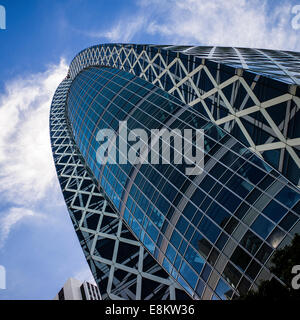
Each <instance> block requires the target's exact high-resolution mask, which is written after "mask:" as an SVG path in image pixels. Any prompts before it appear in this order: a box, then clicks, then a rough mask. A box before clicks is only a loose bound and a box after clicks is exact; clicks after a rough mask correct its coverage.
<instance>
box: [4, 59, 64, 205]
mask: <svg viewBox="0 0 300 320" xmlns="http://www.w3.org/2000/svg"><path fill="white" fill-rule="evenodd" d="M66 73H67V65H66V63H65V61H64V60H61V62H60V63H59V65H53V66H49V68H48V70H47V71H45V72H43V73H38V74H34V75H30V76H28V77H26V78H19V79H16V80H13V81H12V82H10V83H8V84H7V85H6V92H5V93H4V94H3V95H1V96H0V127H1V131H0V182H1V183H0V193H1V198H2V199H3V198H4V199H5V200H7V201H10V202H12V203H15V204H18V205H24V204H28V205H31V204H32V203H35V202H36V201H38V200H40V199H41V198H42V197H43V196H44V195H45V192H46V190H47V189H49V187H52V186H53V183H54V181H55V180H54V178H55V170H54V165H53V159H52V155H51V149H50V140H49V139H50V138H49V109H50V105H51V100H52V97H53V94H54V91H55V89H56V87H57V86H58V84H59V82H60V81H62V79H63V78H64V77H65V75H66Z"/></svg>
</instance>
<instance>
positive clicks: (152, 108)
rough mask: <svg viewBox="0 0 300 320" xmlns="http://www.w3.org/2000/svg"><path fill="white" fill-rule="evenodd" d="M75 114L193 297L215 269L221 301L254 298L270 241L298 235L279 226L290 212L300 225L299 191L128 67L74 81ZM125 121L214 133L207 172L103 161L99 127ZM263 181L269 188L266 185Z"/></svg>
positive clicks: (88, 143)
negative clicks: (228, 272)
mask: <svg viewBox="0 0 300 320" xmlns="http://www.w3.org/2000/svg"><path fill="white" fill-rule="evenodd" d="M67 111H68V118H69V120H70V123H71V127H72V131H73V134H74V138H75V141H76V144H77V146H78V148H79V149H80V151H81V153H82V155H83V157H84V158H85V160H86V162H87V165H88V166H89V168H90V169H91V170H92V172H93V174H94V177H95V178H96V180H97V181H98V183H99V187H100V188H101V189H102V190H103V191H104V193H105V194H106V196H107V197H108V198H109V199H110V201H111V202H112V203H113V204H114V207H115V208H116V210H117V211H118V212H119V213H120V215H121V217H122V218H123V219H124V220H125V221H126V223H127V225H128V227H129V228H130V230H131V231H132V233H133V234H134V235H135V236H136V237H137V238H138V239H139V240H140V241H141V242H142V243H143V244H144V246H145V247H146V248H147V250H148V251H149V252H150V253H151V254H152V255H153V256H154V258H155V259H156V260H157V261H158V262H159V263H161V264H162V265H163V267H164V268H165V269H166V271H167V272H169V274H170V275H171V276H173V277H174V279H175V280H176V281H178V282H179V283H180V284H181V285H182V286H183V287H184V288H185V289H186V290H187V292H188V293H190V295H191V296H194V297H198V298H201V297H202V294H203V290H204V288H205V286H209V284H208V283H206V282H205V281H203V279H202V278H201V276H200V275H201V273H202V270H203V269H204V268H205V267H206V266H207V267H208V268H210V269H211V270H214V271H216V273H217V277H218V278H219V280H218V284H217V286H216V288H213V287H211V288H210V289H212V290H215V296H216V297H218V298H222V297H224V294H225V293H226V297H227V298H228V297H229V296H230V297H231V296H232V295H233V294H234V293H236V294H240V293H244V292H243V286H240V285H239V284H240V282H241V280H242V279H244V282H246V281H248V284H249V286H250V284H251V282H252V281H253V280H254V279H255V278H256V276H257V275H258V273H259V272H260V271H261V269H262V268H263V263H262V262H261V261H260V260H259V259H257V258H256V257H255V254H256V253H257V251H258V250H259V249H260V248H261V247H262V246H263V245H265V246H266V249H265V250H266V251H269V252H272V251H273V250H274V249H275V248H276V247H277V246H278V245H279V243H280V242H281V241H282V240H283V239H284V238H285V237H289V235H288V231H289V229H290V228H291V227H292V226H289V227H288V228H285V229H284V228H283V227H281V226H280V225H279V224H280V222H281V221H282V219H283V217H285V216H286V215H287V214H288V213H289V214H290V215H293V216H294V217H296V218H297V219H298V215H297V212H296V211H297V205H298V203H299V200H300V193H299V191H298V190H296V189H295V188H294V187H293V186H292V185H291V184H290V183H289V182H288V180H287V179H285V178H283V177H282V176H281V175H279V174H278V172H276V171H275V170H274V169H272V168H271V167H270V166H269V165H268V164H266V163H265V162H264V161H263V160H261V159H260V158H258V157H257V155H255V154H254V153H253V152H251V151H250V150H249V149H247V148H246V147H245V146H243V145H242V144H241V143H240V142H239V141H237V140H236V139H235V138H234V137H232V136H231V135H230V134H229V133H227V132H226V131H224V130H223V129H221V128H219V127H218V126H216V125H214V124H212V123H211V122H210V121H209V119H206V118H204V117H203V116H202V115H201V113H199V112H197V110H194V109H192V108H189V107H188V108H186V106H185V105H184V104H183V103H182V102H181V101H180V100H179V99H177V98H176V97H174V96H172V95H170V94H168V93H166V92H165V91H163V90H162V89H160V88H158V87H156V86H154V85H153V84H151V83H149V82H147V81H145V80H142V79H141V78H139V77H136V76H133V75H132V74H130V73H127V72H125V71H121V70H118V69H113V68H103V67H102V68H101V67H90V68H88V69H85V70H84V71H82V72H80V73H79V74H78V75H77V77H76V78H75V79H74V80H73V82H72V85H71V88H70V91H69V96H68V100H67ZM124 120H126V121H127V125H128V130H132V129H136V128H142V129H144V130H145V131H146V132H148V136H149V137H150V136H151V133H150V129H151V128H162V127H165V128H167V129H169V130H171V129H175V128H179V129H181V130H183V129H200V128H201V129H204V133H205V137H204V148H205V163H204V172H203V173H202V174H201V175H198V176H186V175H185V170H184V169H185V164H182V165H172V164H170V165H165V164H159V165H151V164H143V165H132V164H130V163H127V164H109V163H107V164H105V165H101V164H99V163H97V157H96V153H97V149H98V147H99V145H100V144H99V142H97V141H96V136H97V132H98V130H100V129H106V128H109V129H112V130H114V132H116V133H117V132H118V126H119V121H124ZM149 145H150V141H149ZM194 147H196V146H194ZM118 152H119V150H118ZM118 152H117V153H118ZM263 181H267V183H268V185H267V186H265V187H264V188H262V187H261V183H263ZM245 208H246V209H245ZM298 213H299V212H298ZM238 228H243V234H244V236H243V237H242V238H241V239H239V238H238V237H240V236H241V235H240V233H239V234H238V235H237V236H233V233H234V231H235V230H238ZM229 245H231V246H233V247H232V248H229ZM211 256H213V257H211ZM220 259H222V260H223V261H222V264H223V266H222V267H226V265H227V264H229V263H230V264H231V266H232V268H236V269H237V270H239V273H235V274H234V277H235V282H237V286H235V287H234V286H231V285H230V284H231V283H232V279H231V277H230V276H229V277H228V278H227V280H225V279H224V278H225V277H224V276H223V274H222V273H221V272H219V270H218V269H217V267H216V261H217V260H219V261H220ZM237 274H239V279H237V277H238V276H237ZM223 277H224V278H223ZM225 289H226V290H225ZM224 290H225V291H224ZM229 292H230V293H229Z"/></svg>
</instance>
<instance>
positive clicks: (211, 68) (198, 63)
mask: <svg viewBox="0 0 300 320" xmlns="http://www.w3.org/2000/svg"><path fill="white" fill-rule="evenodd" d="M205 48H206V47H195V48H194V47H175V46H150V45H123V44H109V45H98V46H94V47H90V48H87V49H85V50H83V51H81V52H80V53H79V54H78V55H77V56H76V57H75V58H74V59H73V61H72V63H71V65H70V70H69V76H70V77H71V78H72V79H74V78H75V76H76V75H77V74H78V73H79V72H80V71H81V70H82V69H84V68H86V67H89V66H92V65H103V66H111V67H114V68H118V69H121V70H126V71H128V72H131V73H133V74H135V75H137V76H140V77H141V78H144V79H145V80H147V81H150V82H152V83H153V84H156V85H158V86H159V87H161V88H162V89H163V90H166V91H168V92H169V93H171V94H174V95H175V96H176V97H178V98H180V99H181V100H182V101H183V102H184V103H186V104H188V105H189V106H191V107H194V108H198V109H199V110H200V111H201V112H202V113H203V114H204V115H206V116H207V117H208V118H209V119H210V120H211V121H213V122H214V123H216V124H217V125H219V126H221V127H223V128H224V129H225V130H227V131H229V132H230V133H231V134H232V135H234V136H235V137H236V138H237V139H239V140H242V142H243V143H245V144H246V145H247V146H248V147H249V148H250V149H251V150H252V151H254V152H255V153H256V154H257V155H259V156H260V157H262V158H264V160H266V161H267V162H269V159H268V158H267V156H266V155H267V153H268V152H269V151H271V150H277V151H278V152H279V160H278V162H277V163H276V164H274V163H271V164H272V166H273V167H275V168H276V169H278V170H279V171H280V172H281V173H283V174H284V175H285V176H286V177H287V178H288V179H290V180H291V181H292V182H293V183H294V184H295V185H298V186H299V179H300V170H299V169H300V158H299V156H300V137H299V135H298V134H297V131H296V129H293V128H294V127H296V125H297V119H299V115H300V112H299V110H300V94H299V92H300V89H299V84H300V76H299V72H297V70H299V67H300V54H299V53H291V52H284V51H272V50H257V49H237V48H230V49H232V50H231V51H230V53H228V52H227V51H224V52H223V53H220V48H216V47H212V48H211V50H209V51H207V52H206V51H205V50H207V49H205ZM218 49H219V51H218ZM223 49H224V48H223ZM224 50H225V49H224ZM217 52H219V55H218V54H217ZM250 53H251V54H252V55H253V56H254V60H253V61H251V66H249V65H250V64H249V65H248V64H247V62H246V58H245V57H246V56H249V54H250ZM226 57H227V58H226ZM248 63H249V62H248ZM248 69H249V70H248ZM262 69H263V72H262V71H261V70H262ZM295 70H296V71H295ZM224 75H226V76H224ZM250 75H251V76H250ZM266 77H268V78H271V79H272V80H273V82H272V85H274V86H276V85H277V83H285V84H286V85H285V87H284V88H285V89H284V90H272V96H271V97H270V98H269V99H266V97H267V96H268V95H266V94H265V93H264V92H262V93H261V95H260V96H259V95H258V94H257V93H255V88H256V87H258V86H260V84H258V82H259V81H262V82H263V81H264V79H267V78H266ZM248 78H249V79H251V80H250V81H249V80H248ZM275 89H276V88H275ZM262 90H264V87H263V86H262ZM264 99H266V100H264ZM279 111H280V112H283V114H280V121H279V122H278V121H277V120H276V119H275V115H276V113H278V112H279ZM253 128H254V129H253ZM255 128H256V129H258V128H259V130H260V133H257V132H256V131H254V132H255V134H256V135H258V136H256V137H254V136H255V134H254V133H253V132H252V130H256V129H255ZM291 131H293V132H294V131H296V133H295V134H293V135H292V136H293V137H292V138H291V137H290V136H291V134H290V132H291ZM261 136H264V137H263V138H262V137H261ZM291 167H293V170H291Z"/></svg>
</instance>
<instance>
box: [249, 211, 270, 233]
mask: <svg viewBox="0 0 300 320" xmlns="http://www.w3.org/2000/svg"><path fill="white" fill-rule="evenodd" d="M273 228H274V224H273V223H272V222H271V221H269V220H267V219H266V218H265V217H263V216H261V215H260V216H258V217H257V218H256V220H255V221H254V222H253V223H252V225H251V229H252V230H253V231H255V232H256V233H257V234H259V235H260V236H261V237H262V238H264V239H265V238H266V237H267V236H268V235H269V234H270V232H271V231H272V229H273Z"/></svg>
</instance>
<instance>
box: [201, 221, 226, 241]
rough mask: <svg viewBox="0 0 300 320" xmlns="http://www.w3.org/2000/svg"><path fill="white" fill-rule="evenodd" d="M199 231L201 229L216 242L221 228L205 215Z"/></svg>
mask: <svg viewBox="0 0 300 320" xmlns="http://www.w3.org/2000/svg"><path fill="white" fill-rule="evenodd" d="M199 231H201V232H202V233H203V234H204V235H205V236H206V237H207V238H208V239H209V240H210V241H211V242H213V243H214V242H215V241H216V239H217V237H218V236H219V234H220V232H221V230H220V229H219V228H218V227H217V226H216V225H215V224H213V223H212V222H211V221H210V220H208V219H207V218H206V217H203V219H202V221H201V223H200V225H199Z"/></svg>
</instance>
